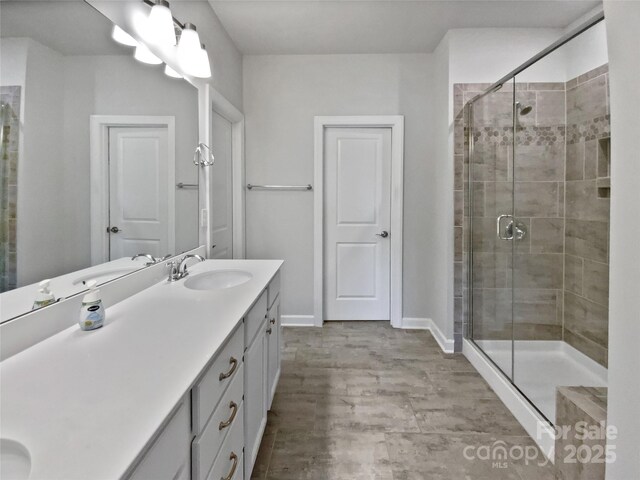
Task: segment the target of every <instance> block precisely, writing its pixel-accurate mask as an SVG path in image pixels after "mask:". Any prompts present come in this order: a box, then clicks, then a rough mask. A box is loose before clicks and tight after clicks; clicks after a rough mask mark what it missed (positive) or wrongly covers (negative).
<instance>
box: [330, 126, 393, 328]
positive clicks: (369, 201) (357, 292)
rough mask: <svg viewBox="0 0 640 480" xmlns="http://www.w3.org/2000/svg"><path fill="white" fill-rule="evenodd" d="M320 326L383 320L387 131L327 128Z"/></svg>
mask: <svg viewBox="0 0 640 480" xmlns="http://www.w3.org/2000/svg"><path fill="white" fill-rule="evenodd" d="M324 142H325V145H324V152H325V153H324V155H325V158H324V169H325V175H324V178H325V196H324V212H325V215H324V216H325V228H324V230H325V242H324V245H325V252H324V277H325V278H324V291H325V320H389V318H390V311H389V303H390V301H389V297H390V266H391V265H390V263H391V258H390V241H389V236H390V235H391V234H392V232H391V231H390V225H391V129H390V128H338V127H336V128H327V129H326V130H325V138H324Z"/></svg>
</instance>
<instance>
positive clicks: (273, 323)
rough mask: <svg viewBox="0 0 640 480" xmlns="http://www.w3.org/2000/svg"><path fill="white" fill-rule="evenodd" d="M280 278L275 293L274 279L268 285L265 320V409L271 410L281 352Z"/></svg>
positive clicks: (278, 374) (278, 376)
mask: <svg viewBox="0 0 640 480" xmlns="http://www.w3.org/2000/svg"><path fill="white" fill-rule="evenodd" d="M279 280H280V278H279V277H278V278H277V281H278V283H277V287H278V289H277V292H272V287H273V290H275V287H276V286H275V285H274V282H276V279H274V280H273V281H272V282H271V284H269V293H270V294H271V295H269V300H270V304H269V311H268V312H267V318H268V320H269V324H268V326H267V404H266V408H267V409H268V410H269V409H271V403H272V402H273V397H274V395H275V393H276V387H277V386H278V379H279V378H280V356H281V350H282V323H281V321H280V295H278V293H279V290H280V282H279Z"/></svg>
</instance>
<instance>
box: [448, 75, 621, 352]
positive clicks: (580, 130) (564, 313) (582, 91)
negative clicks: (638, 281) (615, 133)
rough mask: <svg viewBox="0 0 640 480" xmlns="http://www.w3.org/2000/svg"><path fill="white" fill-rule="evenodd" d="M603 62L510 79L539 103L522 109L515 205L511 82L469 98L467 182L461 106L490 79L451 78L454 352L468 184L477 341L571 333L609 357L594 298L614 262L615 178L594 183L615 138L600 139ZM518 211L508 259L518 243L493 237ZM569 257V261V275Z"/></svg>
mask: <svg viewBox="0 0 640 480" xmlns="http://www.w3.org/2000/svg"><path fill="white" fill-rule="evenodd" d="M603 69H606V67H601V68H600V69H596V70H594V71H593V72H588V73H587V74H585V75H582V76H581V77H579V79H574V80H571V81H569V82H567V83H566V84H565V83H516V84H515V89H516V93H515V99H516V101H518V102H520V103H521V105H523V106H526V105H531V106H532V111H531V113H529V114H528V115H526V116H520V118H519V122H520V126H519V127H518V128H517V131H516V155H517V160H516V162H515V178H516V182H515V188H516V192H515V202H514V206H512V203H511V198H512V188H513V175H514V162H513V158H512V155H513V152H512V147H513V145H512V141H513V130H512V102H513V98H514V95H513V88H514V85H513V84H509V85H504V86H503V88H502V89H501V90H500V91H498V92H496V93H493V94H491V95H490V96H487V97H485V98H484V99H483V100H481V101H480V102H476V104H475V105H474V162H473V165H472V168H473V169H474V170H473V173H474V176H473V182H472V184H471V185H469V182H468V172H469V170H468V169H469V155H468V145H467V144H466V130H465V112H466V110H465V109H464V106H465V105H466V104H467V102H468V101H469V100H471V99H472V98H473V97H475V96H476V95H477V94H478V93H480V92H482V91H484V90H485V89H486V88H488V86H489V85H486V84H456V85H455V86H454V109H455V111H454V113H455V114H456V116H455V118H456V120H455V125H454V142H455V143H454V154H455V155H454V161H455V184H454V195H455V197H454V205H455V214H454V215H455V216H454V230H455V235H454V238H455V246H454V248H455V250H454V252H455V256H454V274H455V284H454V307H455V324H454V325H455V330H454V334H455V339H456V348H459V346H460V344H461V340H462V335H463V331H464V328H465V327H466V326H467V322H468V311H467V310H468V309H467V305H468V298H467V296H468V291H469V290H468V286H469V285H468V283H469V282H468V278H467V265H468V264H467V262H468V249H469V246H470V239H469V231H470V228H469V226H470V213H471V212H470V202H469V192H470V191H473V195H472V197H473V219H474V220H473V228H474V232H473V251H474V276H473V279H472V282H473V289H474V304H473V311H474V325H473V328H474V332H473V334H474V338H476V339H491V340H503V339H510V338H511V336H512V334H513V335H514V337H515V339H517V340H562V339H564V340H565V341H567V342H569V343H570V344H572V345H573V346H574V347H576V348H578V349H579V350H581V351H583V352H584V353H586V354H587V355H589V356H591V358H594V359H595V360H597V361H599V362H600V363H603V362H602V359H603V356H602V352H600V351H599V350H598V348H602V347H603V346H604V347H605V348H606V327H607V322H606V317H605V321H603V316H602V313H603V312H602V309H601V308H599V307H601V306H602V305H601V304H600V303H599V302H602V300H603V297H607V296H608V291H606V286H608V275H607V271H608V266H606V264H605V263H604V262H603V261H602V260H603V257H602V254H603V251H602V247H603V241H604V254H605V257H606V250H607V249H606V245H607V241H606V238H607V232H608V223H607V224H606V225H603V223H605V222H604V221H605V220H606V222H608V198H606V197H607V194H608V190H607V189H606V185H607V184H606V181H607V179H608V177H607V178H601V179H596V173H597V168H598V167H597V162H598V160H597V159H598V158H600V159H601V160H600V166H599V169H600V174H601V175H604V174H605V173H606V175H607V176H608V163H605V161H604V156H605V155H606V154H607V153H608V143H607V141H606V140H602V137H605V136H606V137H607V138H608V132H609V128H608V110H607V111H606V112H605V111H604V110H603V108H604V109H607V108H608V101H607V99H606V98H603V97H602V94H603V92H604V94H605V95H606V88H604V89H603V88H602V83H601V80H602V79H601V77H602V76H603V75H606V73H603V72H606V70H603ZM605 84H606V78H605ZM581 144H582V146H581ZM574 145H577V146H575V147H574ZM594 146H597V147H598V149H599V150H597V149H596V150H595V151H594V150H593V149H594ZM572 148H574V149H575V152H573V151H572ZM565 149H566V153H565ZM592 154H595V155H596V156H595V157H594V158H595V160H594V158H592V157H590V156H589V155H592ZM598 154H599V156H598ZM607 158H608V157H607ZM580 161H582V164H580V165H582V170H581V171H580V173H581V175H578V170H580V169H579V166H578V165H576V163H579V162H580ZM594 161H595V162H596V163H593V162H594ZM572 162H573V163H572ZM585 165H588V166H587V167H586V168H587V170H585ZM593 165H596V167H597V168H596V170H593ZM605 165H606V166H607V167H606V169H605ZM587 171H588V173H586V172H587ZM585 175H586V176H585ZM574 177H576V178H574ZM578 177H579V178H578ZM598 185H599V186H600V187H599V188H598ZM565 188H566V189H567V194H566V198H565ZM513 208H515V211H514V214H515V215H516V216H517V217H518V219H519V220H520V221H521V222H522V223H523V225H524V228H525V229H526V232H527V233H526V235H525V237H524V238H523V239H522V240H521V241H518V242H516V246H515V252H514V253H515V254H514V255H513V256H512V254H511V242H505V241H501V240H497V238H496V217H497V216H498V215H500V214H501V213H511V211H512V209H513ZM565 210H566V215H565ZM597 222H600V223H597ZM603 234H604V236H603ZM603 239H604V240H603ZM594 257H595V258H594ZM605 259H606V258H605ZM513 262H515V265H512V263H513ZM565 263H567V265H569V263H570V264H571V266H572V270H571V272H573V273H572V275H573V276H572V277H571V281H569V279H568V277H567V274H568V273H569V269H568V268H566V269H565V268H564V265H565ZM512 266H515V268H513V270H512ZM512 271H513V272H514V274H513V275H512ZM585 285H588V287H587V289H586V290H585V288H584V287H585ZM512 287H513V297H512ZM512 308H513V319H514V323H513V330H512V325H511V318H512ZM605 313H606V311H605ZM603 339H604V341H603ZM604 358H605V360H606V353H605V355H604Z"/></svg>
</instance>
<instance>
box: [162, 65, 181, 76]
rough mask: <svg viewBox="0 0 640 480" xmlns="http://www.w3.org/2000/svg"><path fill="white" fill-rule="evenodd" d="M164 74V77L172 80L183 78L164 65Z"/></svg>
mask: <svg viewBox="0 0 640 480" xmlns="http://www.w3.org/2000/svg"><path fill="white" fill-rule="evenodd" d="M164 73H165V75H167V76H168V77H172V78H184V77H183V76H182V75H180V74H179V73H178V72H176V71H175V70H174V69H173V68H171V67H170V66H169V65H165V66H164Z"/></svg>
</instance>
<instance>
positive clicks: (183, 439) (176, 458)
mask: <svg viewBox="0 0 640 480" xmlns="http://www.w3.org/2000/svg"><path fill="white" fill-rule="evenodd" d="M190 440H191V421H190V419H189V405H188V402H184V401H183V402H182V404H181V405H180V407H179V408H178V410H177V411H176V413H175V414H174V415H173V417H172V418H171V420H170V421H169V423H168V424H167V425H166V426H165V427H164V430H163V431H162V432H161V433H160V435H159V436H158V438H156V440H155V441H154V442H153V445H152V446H151V448H150V449H149V451H148V452H147V453H146V454H145V456H144V457H143V458H142V461H141V462H140V463H139V464H138V466H137V467H136V468H135V470H134V471H133V473H132V474H131V476H130V477H129V480H164V479H166V480H173V479H175V478H179V476H180V474H181V473H182V472H184V471H185V470H187V471H188V470H189V461H188V459H189V442H190Z"/></svg>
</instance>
